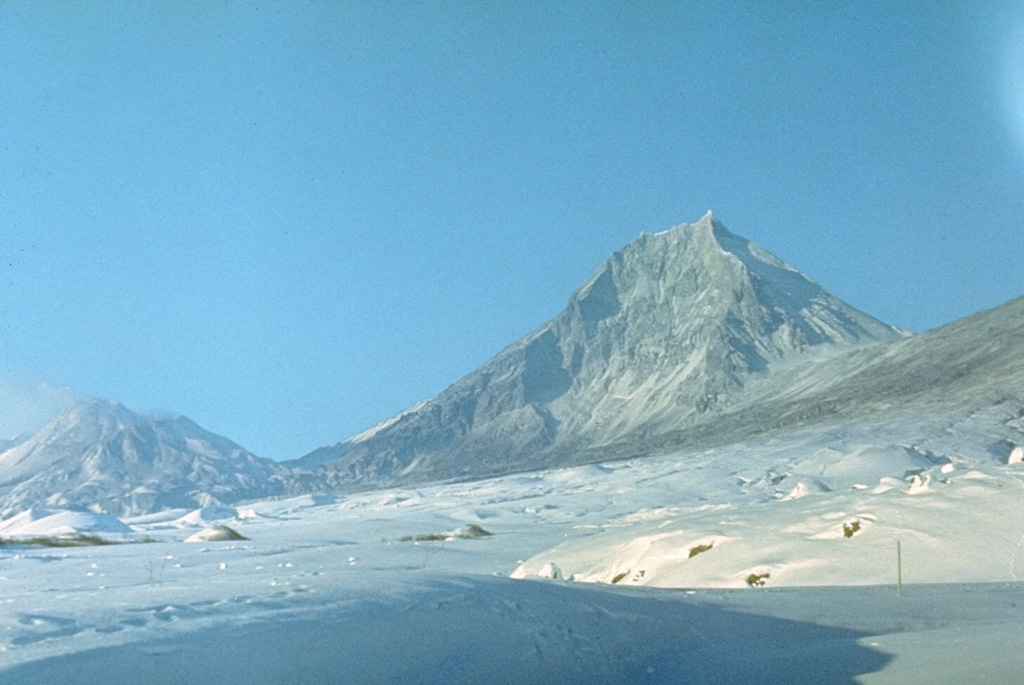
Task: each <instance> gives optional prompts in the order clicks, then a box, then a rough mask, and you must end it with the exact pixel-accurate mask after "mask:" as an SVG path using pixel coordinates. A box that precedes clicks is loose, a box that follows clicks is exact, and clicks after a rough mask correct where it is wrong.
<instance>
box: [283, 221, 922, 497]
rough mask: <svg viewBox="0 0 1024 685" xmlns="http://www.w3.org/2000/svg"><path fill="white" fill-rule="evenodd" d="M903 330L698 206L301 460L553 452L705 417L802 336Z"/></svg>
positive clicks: (336, 476) (837, 344) (454, 461)
mask: <svg viewBox="0 0 1024 685" xmlns="http://www.w3.org/2000/svg"><path fill="white" fill-rule="evenodd" d="M902 335H904V334H903V333H902V332H901V331H898V330H897V329H894V328H892V327H890V326H886V325H884V324H882V323H881V322H879V321H877V320H876V319H873V318H872V317H870V316H868V315H866V314H864V313H862V312H859V311H857V310H855V309H853V308H852V307H850V306H848V305H846V304H844V303H843V302H841V301H840V300H838V299H837V298H835V297H834V296H832V295H830V294H829V293H828V292H826V291H825V290H824V289H823V288H821V287H820V286H819V285H818V284H817V283H815V282H814V281H812V280H811V279H809V278H807V277H806V276H804V275H803V274H801V273H800V272H798V271H797V270H796V269H794V268H792V267H790V266H788V265H786V264H784V263H783V262H781V261H780V260H778V259H777V258H775V257H774V256H772V255H771V254H769V253H768V252H767V251H765V250H764V249H762V248H760V247H758V246H757V245H754V244H753V243H750V242H749V241H747V240H744V239H743V238H740V237H738V236H736V235H733V234H732V233H730V232H729V231H728V230H726V229H725V227H724V226H722V224H721V223H719V222H718V221H717V220H716V219H715V217H714V216H713V215H712V214H711V213H710V212H709V213H708V214H707V215H705V216H704V217H703V218H702V219H701V220H700V221H699V222H697V223H696V224H693V225H683V226H679V227H676V228H674V229H671V230H669V231H666V232H664V233H658V234H654V235H648V234H644V235H642V236H641V237H640V238H639V239H638V240H636V241H634V242H633V243H630V244H629V245H627V246H626V247H625V248H623V249H622V250H620V251H618V252H616V253H615V254H613V255H612V256H611V258H610V259H608V261H606V262H605V263H604V264H603V265H602V266H601V267H600V268H599V269H598V270H597V273H595V274H594V276H593V277H592V278H591V279H590V280H589V281H587V282H586V283H585V284H584V285H583V286H582V287H581V288H580V289H579V290H577V291H576V292H575V293H574V294H573V295H572V297H571V298H570V299H569V303H568V305H567V306H566V308H565V309H564V310H563V311H562V312H561V313H560V314H559V315H558V316H557V317H555V318H554V319H552V320H551V321H549V322H548V323H546V324H544V325H543V326H541V327H540V328H539V329H538V330H536V331H534V332H533V333H531V334H529V335H527V336H526V337H524V338H522V339H521V340H519V341H517V342H515V343H513V344H512V345H510V346H509V347H508V348H506V349H505V350H504V351H502V352H501V353H500V354H498V355H497V356H496V357H494V358H493V359H491V360H490V361H489V362H487V363H486V364H484V365H483V366H482V367H481V368H480V369H478V370H477V371H474V372H473V373H471V374H469V375H468V376H466V377H465V378H463V379H462V380H460V381H458V382H457V383H456V384H454V385H453V386H451V387H450V388H448V389H447V390H446V391H444V392H443V393H441V394H440V395H438V396H437V397H435V398H434V399H432V400H429V401H427V402H424V403H421V404H420V405H417V406H416V407H413V408H411V409H409V410H407V411H405V412H403V413H401V414H399V415H398V416H396V417H395V418H393V419H390V420H389V421H386V422H384V423H383V424H381V425H380V426H378V427H377V428H375V429H371V430H370V431H367V432H365V433H363V434H360V435H357V436H354V437H353V438H350V439H348V440H346V441H343V442H341V443H338V444H336V445H333V446H331V447H326V448H322V449H320V450H317V451H316V452H313V453H312V454H310V455H307V456H306V457H304V458H303V459H302V460H300V465H302V466H305V467H306V468H316V467H319V469H318V473H317V476H318V477H323V478H325V479H326V480H327V482H329V483H330V484H331V485H334V486H341V487H344V486H347V485H350V484H357V483H367V484H369V483H378V484H379V483H386V482H392V481H422V480H432V479H438V478H450V477H462V476H479V475H485V474H492V473H500V472H505V471H510V470H520V469H527V468H534V467H540V466H547V465H552V464H558V463H561V462H562V461H564V460H565V459H566V458H567V455H572V454H575V453H578V452H579V451H581V450H586V449H592V448H596V447H600V446H602V445H610V444H614V443H617V442H622V441H624V440H627V439H640V438H644V437H645V436H650V435H655V434H659V433H662V432H664V431H667V430H672V429H676V428H679V427H681V426H686V425H692V424H694V423H698V422H700V421H703V420H704V419H705V418H706V417H707V416H711V415H715V414H717V413H719V412H721V411H723V410H725V409H727V408H728V407H729V406H731V405H732V404H733V403H734V402H735V400H736V398H737V397H738V396H739V395H740V394H741V391H742V389H743V388H744V386H745V385H746V384H747V382H748V381H749V380H750V379H751V378H753V377H757V376H763V375H765V374H766V373H767V371H768V370H769V369H770V368H771V367H772V365H773V364H774V363H775V362H778V361H779V360H783V359H787V358H791V357H793V356H795V355H799V354H800V353H802V352H804V351H806V350H808V349H809V348H812V347H818V348H821V347H829V348H834V349H842V348H846V347H848V346H851V345H857V344H863V343H877V342H880V341H887V340H893V339H897V338H899V337H902Z"/></svg>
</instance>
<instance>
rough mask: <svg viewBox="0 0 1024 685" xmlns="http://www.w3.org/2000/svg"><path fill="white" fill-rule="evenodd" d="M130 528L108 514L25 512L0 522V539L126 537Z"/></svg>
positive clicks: (33, 510) (42, 510) (32, 510)
mask: <svg viewBox="0 0 1024 685" xmlns="http://www.w3.org/2000/svg"><path fill="white" fill-rule="evenodd" d="M132 532H133V531H132V529H131V528H130V527H129V526H127V525H125V523H124V522H122V521H121V520H120V519H118V518H116V517H114V516H110V515H109V514H97V513H94V512H89V511H49V510H45V509H29V510H26V511H24V512H22V513H20V514H18V515H16V516H13V517H12V518H10V519H8V520H6V521H3V522H0V536H4V537H9V538H18V537H51V536H65V535H84V534H96V533H112V534H119V535H122V534H128V533H132Z"/></svg>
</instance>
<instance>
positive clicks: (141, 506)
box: [0, 400, 283, 516]
mask: <svg viewBox="0 0 1024 685" xmlns="http://www.w3.org/2000/svg"><path fill="white" fill-rule="evenodd" d="M281 471H282V469H281V468H280V467H279V466H277V465H276V464H275V463H274V462H272V461H269V460H266V459H260V458H258V457H256V456H254V455H252V454H250V453H249V452H247V451H246V450H244V449H242V448H241V447H239V446H238V445H236V444H235V443H233V442H231V441H230V440H228V439H227V438H223V437H221V436H219V435H215V434H213V433H210V432H208V431H205V430H203V429H202V428H200V427H199V426H197V425H196V424H195V423H193V422H192V421H190V420H189V419H187V418H185V417H179V418H177V419H170V420H153V419H149V418H146V417H143V416H140V415H138V414H136V413H134V412H132V411H130V410H128V409H126V408H125V407H123V406H121V405H120V404H118V403H116V402H107V401H103V400H91V401H88V402H84V403H82V404H79V405H77V406H75V407H73V408H71V409H69V410H68V411H66V412H64V413H63V414H61V415H60V416H58V417H57V418H55V419H54V420H53V421H51V422H50V423H49V424H48V425H47V426H46V427H44V428H43V429H42V430H41V431H39V432H38V433H36V434H35V435H34V436H32V437H30V438H29V439H27V440H25V441H24V442H21V443H20V444H18V445H16V446H15V447H12V448H10V449H8V450H6V451H4V452H3V453H0V515H5V516H6V515H10V514H11V513H14V512H16V511H20V510H22V509H25V508H28V507H30V506H46V507H53V508H87V509H91V510H94V511H103V512H107V513H110V514H114V515H118V516H131V515H135V514H140V513H144V512H149V511H157V510H160V509H169V508H176V507H187V508H194V507H196V506H197V505H198V506H205V505H207V504H211V503H217V502H229V501H234V500H238V499H241V498H246V497H262V496H269V495H273V494H277V493H279V492H281V491H282V489H283V487H282V484H281V481H280V479H279V478H278V477H277V476H278V474H280V473H281Z"/></svg>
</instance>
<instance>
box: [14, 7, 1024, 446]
mask: <svg viewBox="0 0 1024 685" xmlns="http://www.w3.org/2000/svg"><path fill="white" fill-rule="evenodd" d="M1015 7H1016V3H1004V2H964V3H952V2H950V3H937V2H930V3H924V2H916V1H907V2H863V3H862V2H844V3H804V2H777V3H776V2H772V3H763V2H728V3H727V2H722V3H717V2H658V3H641V2H601V3H593V2H583V1H580V2H497V1H483V2H468V1H459V2H438V1H436V0H429V1H427V2H387V1H381V0H373V1H372V2H371V1H369V0H366V1H365V2H292V1H290V0H289V1H282V2H213V1H208V2H194V3H190V2H179V1H174V2H105V1H103V2H100V1H97V2H87V1H84V0H83V1H81V2H45V1H40V0H23V1H18V0H13V1H8V2H4V3H2V4H0V154H2V156H0V259H2V262H0V286H2V292H0V434H10V433H12V432H14V431H15V430H20V429H22V428H24V427H26V426H27V425H28V424H30V423H31V422H32V421H37V420H39V418H40V416H41V415H42V414H44V413H45V412H46V411H48V410H50V409H52V408H53V407H54V406H56V405H58V404H59V403H60V402H62V401H64V399H65V398H66V391H65V390H63V389H65V388H70V389H72V390H73V391H75V392H78V393H83V394H86V395H94V396H100V397H107V398H114V399H117V400H119V401H121V402H123V403H124V404H126V405H128V406H129V407H132V408H135V409H139V410H144V411H161V412H164V411H166V412H173V413H182V414H186V415H188V416H190V417H191V418H193V419H194V420H196V421H197V422H199V423H200V424H202V425H204V426H205V427H207V428H209V429H210V430H213V431H215V432H218V433H222V434H224V435H227V436H228V437H230V438H232V439H234V440H236V441H237V442H239V443H241V444H242V445H244V446H245V447H247V448H249V449H251V450H253V451H254V452H256V453H257V454H259V455H261V456H266V457H270V458H276V459H282V458H293V457H298V456H300V455H302V454H304V453H305V452H307V451H309V450H311V449H313V448H315V447H318V446H320V445H323V444H327V443H332V442H335V441H337V440H340V439H342V438H344V437H346V436H348V435H350V434H352V433H354V432H357V431H359V430H362V429H365V428H367V427H369V426H370V425H372V424H374V423H376V422H377V421H380V420H382V419H385V418H387V417H388V416H390V415H392V414H394V413H395V412H397V411H399V410H401V409H403V408H404V407H406V406H408V405H410V404H412V403H414V402H416V401H418V400H420V399H424V398H426V397H429V396H432V395H434V394H436V393H438V392H440V391H441V390H443V389H444V388H445V387H447V385H449V384H450V383H452V382H454V381H455V380H457V379H458V378H459V377H460V376H462V375H463V374H465V373H467V372H469V371H471V370H472V369H474V368H475V367H476V366H478V365H479V364H481V363H482V362H484V361H485V360H486V359H488V358H489V357H490V356H492V355H493V354H495V353H496V352H498V351H499V350H500V349H501V348H502V347H504V346H505V345H506V344H508V343H510V342H511V341H513V340H514V339H516V338H517V337H519V336H521V335H523V334H525V333H527V332H529V331H530V330H532V329H533V328H535V327H536V326H537V325H539V324H540V323H542V322H543V321H545V320H547V319H548V318H550V317H552V316H553V315H555V314H556V313H557V312H558V311H559V310H560V309H561V307H562V306H563V305H564V303H565V301H566V299H567V297H568V296H569V294H570V292H571V291H572V290H573V289H574V288H575V287H576V286H578V285H579V284H580V283H582V281H583V280H585V279H586V278H587V277H588V276H589V275H590V274H591V273H592V272H593V270H594V269H595V268H596V267H597V266H598V265H599V264H600V263H601V262H602V261H603V260H604V259H605V258H606V257H607V256H608V255H609V254H610V253H611V252H612V251H613V250H615V249H617V248H619V247H621V246H622V245H624V244H625V243H628V242H629V241H631V240H632V239H633V238H635V237H636V236H637V235H638V234H639V233H640V232H641V231H659V230H663V229H666V228H668V227H670V226H672V225H675V224H679V223H683V222H691V221H695V220H696V219H697V218H699V217H700V216H701V214H703V212H704V211H705V210H707V209H709V208H711V209H713V210H714V211H715V213H716V214H717V215H718V217H719V218H720V219H721V220H722V221H723V222H724V223H725V224H726V225H727V226H728V227H729V228H730V229H731V230H733V231H734V232H736V233H738V234H740V235H743V236H745V237H747V238H750V239H751V240H754V241H755V242H757V243H759V244H761V245H763V246H764V247H766V248H768V249H769V250H771V251H772V252H774V253H775V254H777V255H778V256H780V257H781V258H783V259H784V260H786V261H788V262H790V263H791V264H793V265H795V266H797V267H798V268H800V269H801V270H802V271H804V272H805V273H807V274H809V275H810V276H812V277H813V278H815V279H817V280H818V281H819V282H820V283H822V284H823V285H824V286H825V287H826V288H828V289H830V290H831V291H832V292H834V293H835V294H836V295H838V296H839V297H841V298H843V299H845V300H846V301H848V302H849V303H851V304H853V305H854V306H856V307H858V308H860V309H863V310H865V311H867V312H869V313H871V314H873V315H875V316H877V317H879V318H881V319H883V320H885V321H887V322H889V323H894V324H898V325H901V326H905V327H908V328H912V329H915V330H923V329H927V328H930V327H934V326H937V325H940V324H943V323H946V322H948V321H950V320H953V319H955V318H958V317H961V316H963V315H966V314H969V313H971V312H974V311H976V310H978V309H980V308H984V307H991V306H995V305H997V304H1000V303H1001V302H1003V301H1005V300H1007V299H1010V298H1012V297H1016V296H1018V295H1021V294H1024V261H1022V258H1024V249H1022V243H1024V12H1021V11H1019V10H1017V9H1015ZM41 383H45V384H46V385H45V386H42V387H41V386H40V384H41Z"/></svg>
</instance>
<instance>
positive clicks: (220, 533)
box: [185, 526, 249, 542]
mask: <svg viewBox="0 0 1024 685" xmlns="http://www.w3.org/2000/svg"><path fill="white" fill-rule="evenodd" d="M248 539H249V538H247V537H245V536H244V535H242V534H241V533H239V532H238V531H237V530H235V529H234V528H228V527H227V526H210V527H209V528H203V529H202V530H201V531H199V532H198V533H193V534H192V535H189V536H188V537H187V538H185V542H225V541H229V540H248Z"/></svg>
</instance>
